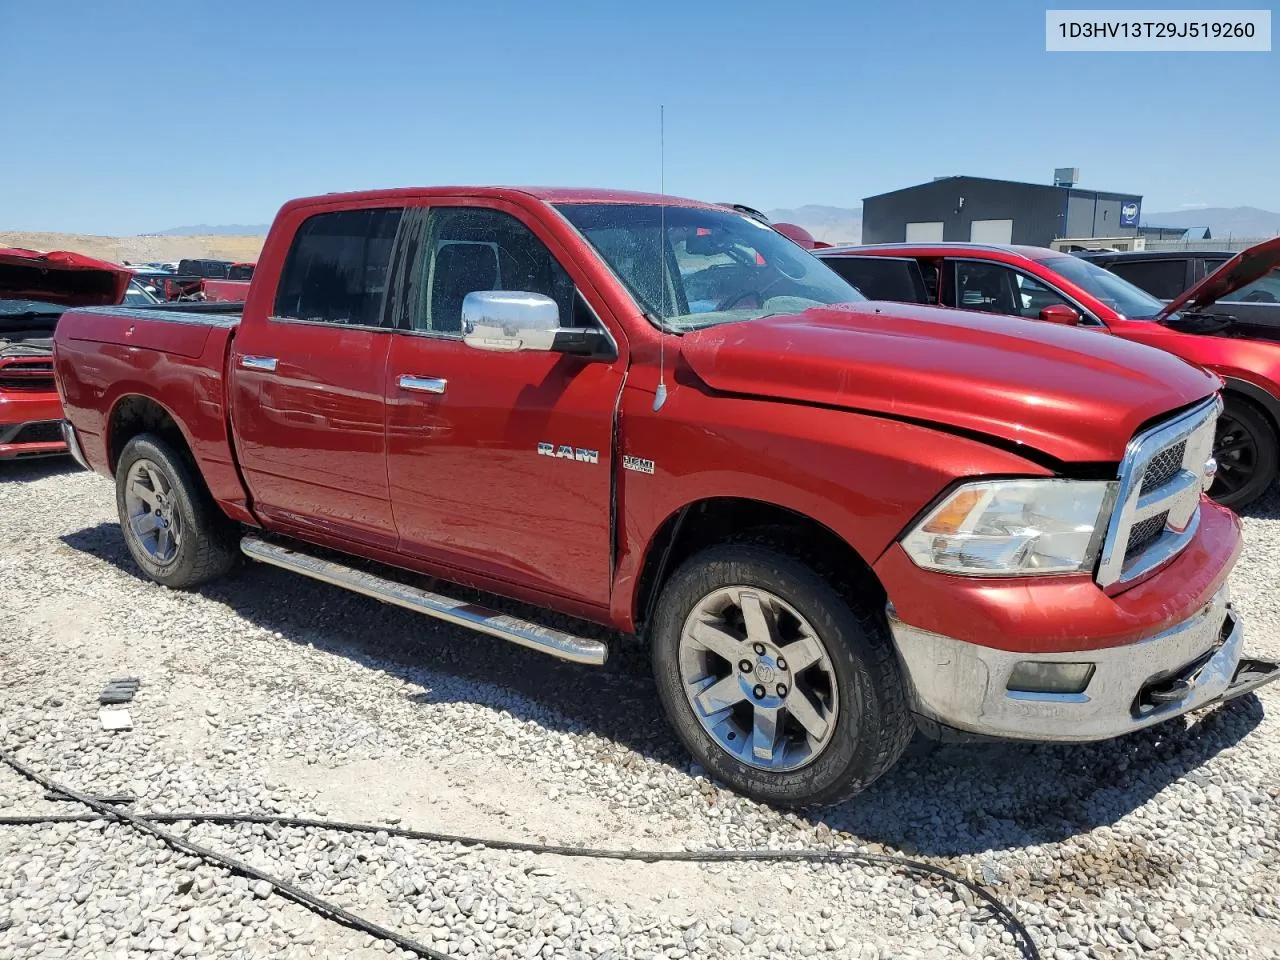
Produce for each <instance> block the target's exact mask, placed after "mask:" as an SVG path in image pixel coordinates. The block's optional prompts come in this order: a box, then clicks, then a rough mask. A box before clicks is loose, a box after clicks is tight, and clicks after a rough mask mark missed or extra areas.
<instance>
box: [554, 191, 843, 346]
mask: <svg viewBox="0 0 1280 960" xmlns="http://www.w3.org/2000/svg"><path fill="white" fill-rule="evenodd" d="M557 209H558V210H559V211H560V212H561V213H562V214H563V215H564V216H565V218H566V219H568V221H569V222H570V223H572V224H573V225H574V226H575V227H577V228H578V230H579V231H580V232H581V233H582V235H583V236H584V237H586V238H587V242H588V243H590V244H591V245H592V246H593V247H594V248H595V249H596V251H597V252H598V253H599V254H600V256H601V257H603V258H604V261H605V262H606V263H607V264H608V265H609V267H610V268H611V269H612V270H613V272H614V274H616V275H617V277H618V279H619V280H621V281H622V283H623V284H624V285H625V286H626V287H627V289H628V290H630V291H631V294H632V296H634V297H635V298H636V300H637V301H638V302H639V304H640V306H641V308H643V309H644V310H645V311H646V312H647V313H648V314H650V315H651V316H653V317H656V318H659V319H661V320H662V321H663V323H664V325H666V326H667V327H669V328H671V329H673V330H695V329H699V328H702V327H709V326H714V325H716V324H720V323H730V322H733V321H739V320H754V319H757V318H759V317H767V316H774V315H777V314H791V313H800V312H801V311H802V310H807V309H809V308H810V307H819V306H826V305H828V304H832V303H849V302H850V301H854V300H865V299H866V297H864V296H862V294H860V293H858V291H857V290H855V289H854V288H853V287H851V286H850V285H849V284H848V283H846V282H845V281H844V280H842V279H841V278H840V277H839V276H837V275H836V274H835V272H834V271H832V270H831V268H830V267H828V266H827V265H826V264H824V263H823V262H822V261H820V260H818V259H817V258H816V257H813V256H811V255H810V254H809V253H808V252H807V251H805V250H803V249H802V248H800V247H798V246H796V244H794V243H792V242H791V241H790V240H788V239H787V238H786V237H784V236H782V235H781V234H779V233H777V232H776V231H774V230H773V229H772V228H770V227H768V226H766V225H765V224H762V223H760V222H759V221H757V220H753V219H751V218H750V217H744V216H742V215H740V214H737V213H733V212H731V211H728V210H714V209H707V208H705V207H679V206H666V207H662V206H659V205H657V204H636V203H627V204H623V203H568V204H560V205H559V206H557ZM663 228H665V235H663V236H661V239H660V233H661V232H662V230H663ZM663 261H665V263H664V262H663Z"/></svg>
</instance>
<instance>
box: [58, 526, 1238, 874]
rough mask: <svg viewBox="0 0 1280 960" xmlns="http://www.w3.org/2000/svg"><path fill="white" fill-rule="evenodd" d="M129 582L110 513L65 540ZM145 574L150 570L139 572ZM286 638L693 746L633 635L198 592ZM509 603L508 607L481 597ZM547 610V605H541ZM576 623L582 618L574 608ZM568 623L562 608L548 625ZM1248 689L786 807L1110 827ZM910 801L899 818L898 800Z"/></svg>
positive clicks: (638, 747)
mask: <svg viewBox="0 0 1280 960" xmlns="http://www.w3.org/2000/svg"><path fill="white" fill-rule="evenodd" d="M62 540H63V542H64V543H66V544H67V545H68V546H70V547H72V548H73V549H76V550H78V551H81V552H83V553H86V554H90V555H92V556H94V557H97V558H99V559H100V560H103V561H105V562H107V563H110V564H112V565H114V566H116V567H118V568H119V569H121V570H122V571H124V572H126V573H128V574H129V575H131V576H133V577H136V578H137V579H139V580H145V578H144V577H143V576H142V574H141V572H140V571H139V570H138V569H137V567H136V566H135V565H134V563H133V560H132V558H131V557H130V556H129V554H128V551H127V550H126V548H125V546H124V542H123V540H122V539H121V537H120V531H119V528H118V527H117V526H116V525H115V524H108V523H104V524H101V525H99V526H96V527H92V528H88V529H84V530H80V531H77V532H76V533H72V534H69V535H66V536H64V537H63V538H62ZM145 582H147V583H148V584H149V583H150V581H145ZM198 592H199V593H200V594H201V595H203V596H205V597H207V598H208V599H210V600H213V601H216V602H218V603H220V604H223V605H225V606H227V607H228V608H230V609H232V610H234V611H235V612H236V613H237V614H238V615H240V616H241V617H243V618H244V619H245V620H246V621H248V622H250V623H252V624H254V625H255V626H257V627H261V628H263V629H266V630H269V631H272V632H273V633H275V634H276V635H278V636H280V637H282V638H283V639H285V640H287V641H290V642H292V643H298V644H304V645H310V646H313V647H315V648H316V649H319V650H323V651H325V652H327V653H331V654H334V655H336V656H341V657H346V658H348V659H350V660H352V661H353V662H355V663H358V664H360V665H361V666H362V667H366V668H368V669H370V670H379V671H382V672H385V673H388V674H390V675H392V676H394V677H396V678H397V679H399V680H402V681H404V682H407V683H409V684H411V685H413V686H414V687H416V688H418V692H415V693H410V694H407V697H408V699H409V700H410V701H412V702H417V703H424V704H426V703H445V702H451V701H459V702H466V703H474V704H480V705H484V706H488V707H492V708H493V709H496V710H505V711H507V712H510V713H511V714H512V715H513V716H515V717H517V718H518V719H520V720H528V721H533V722H535V723H538V724H540V725H541V726H544V727H546V728H548V729H552V730H557V731H562V732H569V733H576V734H593V735H594V736H596V737H599V738H602V739H604V740H607V741H611V742H612V743H614V744H617V745H619V746H623V747H626V748H628V749H630V750H633V751H635V752H637V753H639V754H641V755H643V756H645V757H648V758H650V759H653V760H655V761H657V762H660V763H663V764H665V765H667V766H670V767H673V768H675V769H677V770H680V771H687V770H688V769H689V767H690V758H689V756H688V754H687V753H686V752H685V750H684V748H683V747H682V746H681V745H680V743H679V742H678V740H677V739H676V738H675V735H674V734H673V733H672V732H671V731H670V729H669V728H668V726H667V725H666V723H665V721H664V720H663V719H662V716H661V714H660V712H659V708H658V697H657V692H656V690H655V689H654V685H653V680H652V677H651V672H650V668H649V657H648V652H647V650H646V649H645V647H644V646H643V645H642V644H641V643H639V642H638V641H636V640H634V639H631V638H625V637H620V636H618V635H616V634H612V633H611V632H610V631H608V630H605V629H604V628H596V632H595V634H594V635H596V636H599V637H600V638H602V639H606V640H609V641H610V642H611V643H612V650H611V656H610V660H609V663H608V664H607V665H606V666H605V667H604V668H596V667H585V666H579V665H576V664H569V663H562V662H560V661H558V660H555V659H553V658H551V657H548V656H545V655H543V654H539V653H535V652H533V651H530V650H525V649H523V648H520V647H518V646H515V645H513V644H509V643H506V642H504V641H501V640H498V639H495V638H491V637H488V636H484V635H481V634H477V633H473V632H471V631H468V630H464V629H461V628H457V627H453V626H450V625H448V624H444V623H440V622H438V621H435V620H431V619H429V618H427V617H424V616H421V615H418V614H414V613H411V612H409V611H407V610H402V609H400V608H398V607H393V606H389V605H386V604H382V603H379V602H377V601H375V600H372V599H369V598H366V597H363V596H360V595H358V594H354V593H350V592H348V591H345V590H341V589H339V588H337V587H331V586H328V585H326V584H323V583H320V582H318V581H314V580H310V579H307V578H305V577H302V576H299V575H296V574H293V573H289V572H287V571H283V570H278V569H276V568H274V567H269V566H266V565H253V566H249V565H247V564H246V565H245V566H242V567H240V568H238V569H237V570H236V571H234V572H233V573H232V574H231V575H230V576H228V577H227V578H225V579H223V580H221V581H218V582H217V583H214V584H210V585H207V586H206V587H204V588H201V589H200V590H199V591H198ZM485 602H486V603H488V604H490V605H492V606H494V607H498V608H500V609H503V610H508V611H509V612H511V613H514V614H516V615H520V614H522V613H527V608H524V607H523V606H522V605H520V604H514V603H507V602H504V601H502V600H499V599H495V598H491V597H485ZM543 619H544V620H545V617H544V618H543ZM572 623H574V624H575V625H576V626H578V627H579V628H581V626H582V625H581V624H579V623H577V622H576V621H573V622H572ZM558 625H561V626H565V627H567V628H570V629H572V627H571V626H570V621H565V622H564V623H562V624H558ZM1262 718H1263V708H1262V705H1261V703H1260V701H1259V700H1258V698H1257V697H1256V695H1249V696H1246V697H1242V698H1240V699H1239V700H1236V701H1233V702H1232V703H1229V704H1226V705H1224V706H1222V707H1220V708H1217V709H1214V710H1210V711H1207V712H1202V713H1200V714H1197V715H1196V716H1194V717H1193V718H1191V720H1189V721H1188V720H1186V719H1178V720H1173V721H1170V722H1168V723H1166V724H1162V725H1160V726H1158V727H1154V728H1151V729H1148V730H1144V731H1140V732H1138V733H1134V734H1131V735H1129V736H1127V737H1124V738H1121V739H1119V740H1113V741H1108V742H1104V743H1098V744H1076V745H1046V744H1000V743H995V744H983V745H963V746H960V745H947V746H939V747H936V748H933V749H931V750H930V749H925V750H913V751H910V752H909V753H908V755H907V756H906V757H904V758H903V760H902V761H901V762H900V763H899V764H898V766H897V767H895V768H894V769H893V770H892V771H890V773H889V774H888V775H886V776H885V777H884V778H883V779H881V780H880V781H879V782H877V783H876V784H875V785H874V786H873V787H872V788H871V789H869V790H867V791H866V792H865V793H862V794H860V795H858V796H857V797H854V798H853V799H851V800H849V801H847V802H845V803H843V804H841V805H838V806H835V807H828V808H823V809H811V810H802V811H797V813H798V815H799V817H800V819H801V820H802V821H804V822H806V823H808V824H810V825H811V826H812V827H814V828H815V829H816V828H818V827H819V826H820V825H823V826H825V827H826V828H827V829H829V830H832V831H847V832H849V833H851V834H854V835H856V836H858V837H861V838H864V839H866V840H868V841H872V842H876V843H882V844H885V845H886V846H889V847H892V848H894V849H895V850H898V851H901V852H904V853H908V854H920V855H926V856H943V857H947V856H962V855H967V854H976V853H981V852H984V851H991V850H999V849H1006V848H1014V847H1022V846H1027V845H1032V844H1038V843H1047V842H1054V841H1060V840H1065V839H1067V838H1070V837H1073V836H1077V835H1079V834H1081V833H1084V832H1087V831H1089V830H1091V829H1093V828H1094V827H1098V826H1104V825H1111V824H1115V823H1117V822H1118V821H1120V820H1121V819H1122V818H1124V817H1125V816H1126V815H1128V814H1130V813H1132V812H1133V811H1135V810H1136V809H1138V808H1139V807H1141V806H1142V805H1143V804H1145V803H1146V802H1147V801H1149V800H1151V799H1152V798H1153V797H1154V796H1156V795H1157V794H1158V793H1159V792H1160V791H1161V790H1162V789H1164V788H1165V787H1166V786H1168V785H1169V784H1171V783H1173V782H1174V781H1176V780H1179V779H1181V778H1187V779H1189V780H1192V781H1197V780H1203V781H1204V782H1205V783H1206V784H1207V782H1208V779H1209V778H1208V775H1207V774H1205V773H1203V772H1202V771H1201V770H1200V768H1201V767H1202V766H1203V765H1204V763H1205V762H1206V761H1207V760H1209V759H1211V758H1212V757H1214V756H1216V755H1217V754H1219V753H1220V752H1222V751H1223V750H1227V749H1229V748H1231V747H1232V746H1234V745H1235V744H1237V743H1238V742H1239V741H1240V740H1241V739H1242V738H1243V737H1245V736H1246V735H1247V734H1248V733H1249V732H1250V731H1251V730H1253V729H1254V728H1255V727H1256V726H1258V724H1259V723H1260V722H1261V720H1262ZM907 810H909V811H911V812H912V813H911V815H910V816H906V815H904V814H903V811H907Z"/></svg>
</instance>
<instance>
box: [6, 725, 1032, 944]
mask: <svg viewBox="0 0 1280 960" xmlns="http://www.w3.org/2000/svg"><path fill="white" fill-rule="evenodd" d="M0 760H3V761H4V762H5V763H7V764H9V766H11V767H13V768H14V769H15V770H17V771H18V772H19V773H21V774H22V775H23V776H25V777H27V778H29V779H31V780H34V781H35V782H36V783H38V784H40V785H41V786H42V787H44V788H45V789H46V790H49V791H51V792H54V793H57V794H61V795H63V796H66V797H70V798H71V799H73V800H76V801H78V802H80V803H83V804H84V805H85V806H88V807H90V808H91V809H93V810H95V811H96V812H97V814H87V813H83V814H81V813H65V814H50V815H47V816H41V815H39V814H35V815H29V816H8V817H0V826H32V825H38V824H46V823H83V822H88V821H92V820H102V819H104V818H106V819H116V820H123V821H125V822H127V823H130V824H132V825H134V826H135V827H137V828H138V829H140V830H144V831H145V832H147V833H151V834H153V835H154V836H157V837H160V838H161V839H163V840H164V841H165V842H166V843H169V844H170V845H171V846H175V847H177V848H178V849H181V850H184V851H185V852H188V853H193V854H195V855H197V856H200V857H203V858H204V859H206V860H209V861H212V862H214V863H217V864H219V865H220V866H223V867H226V868H227V869H229V870H232V871H235V872H238V873H244V874H246V875H248V876H251V877H254V878H255V879H258V880H265V881H266V882H267V883H269V884H271V885H272V886H273V887H275V888H276V889H277V890H279V891H280V892H281V893H283V894H284V895H285V896H287V897H289V898H290V899H291V900H294V901H296V902H297V903H300V904H302V905H303V906H306V907H309V908H311V909H313V910H315V911H316V912H318V913H321V914H323V915H325V916H328V917H330V918H331V919H333V920H336V921H338V922H339V923H343V924H345V925H347V926H349V927H353V928H354V929H357V930H361V931H363V932H365V933H369V934H371V935H373V936H376V937H379V938H382V939H387V940H391V941H393V942H394V943H396V944H397V945H398V946H400V947H402V948H403V949H406V950H411V951H414V952H417V953H418V954H420V955H421V956H424V957H428V958H430V960H441V958H443V957H444V955H443V954H440V953H436V952H435V951H433V950H431V949H430V948H429V947H425V946H423V945H421V944H418V943H415V942H414V941H412V940H409V939H408V938H405V937H402V936H400V935H399V934H396V933H394V932H392V931H390V930H387V929H386V928H384V927H379V926H378V925H376V924H374V923H372V922H370V921H367V920H365V919H363V918H362V917H359V916H357V915H356V914H353V913H350V912H348V911H346V910H343V909H342V908H341V907H338V906H335V905H333V904H330V903H328V902H327V901H324V900H321V899H319V898H318V897H313V896H311V895H310V894H308V893H306V892H305V891H303V890H300V889H298V888H297V887H295V886H293V885H292V884H290V883H287V882H286V881H283V880H277V879H276V878H275V877H272V876H270V875H268V874H265V873H263V872H262V871H260V870H258V869H256V868H254V867H251V866H249V865H248V864H246V863H243V862H241V861H239V860H235V859H234V858H232V857H228V856H225V855H223V854H220V853H216V852H215V851H212V850H208V849H206V848H204V847H200V846H198V845H196V844H194V843H191V842H190V841H188V840H184V839H182V838H181V837H177V836H175V835H174V834H171V833H169V832H168V831H164V830H160V829H159V828H158V827H156V826H154V824H157V823H179V822H185V821H189V822H192V823H213V824H220V825H234V824H240V823H247V824H255V823H256V824H262V825H264V826H265V825H268V824H275V825H276V826H280V827H313V828H316V829H321V830H335V831H339V832H342V833H378V832H382V833H385V834H387V835H388V836H391V837H402V838H404V839H406V840H423V841H427V842H431V843H456V844H459V845H461V846H467V847H487V848H488V849H490V850H509V851H514V852H520V853H533V854H547V855H552V856H560V857H582V858H588V859H597V860H630V861H638V862H640V863H671V862H686V863H724V862H744V861H756V862H760V861H765V862H829V863H842V862H843V863H868V864H876V865H880V866H893V867H897V868H899V869H900V870H902V871H903V872H904V873H907V874H915V875H919V876H933V877H939V878H941V879H943V880H946V881H948V882H950V883H952V884H955V885H956V886H962V887H966V888H968V889H969V890H970V891H972V892H973V893H974V894H975V895H976V896H978V897H980V898H981V899H982V900H983V901H984V902H985V903H986V904H987V905H988V906H990V907H991V909H992V911H993V912H994V913H995V915H996V917H997V918H998V919H999V920H1000V921H1001V923H1002V924H1003V925H1004V927H1005V929H1007V930H1008V931H1009V932H1010V933H1012V934H1013V937H1014V945H1015V946H1016V947H1017V948H1018V949H1019V950H1020V951H1021V953H1022V955H1023V956H1024V957H1026V958H1027V960H1041V958H1040V951H1039V948H1038V947H1037V946H1036V944H1035V941H1034V940H1033V939H1032V938H1031V934H1030V933H1029V932H1028V930H1027V928H1026V926H1024V925H1023V923H1022V921H1021V920H1019V919H1018V917H1017V915H1016V914H1014V912H1013V911H1012V910H1011V909H1009V908H1008V907H1007V906H1005V904H1004V903H1003V902H1001V901H1000V899H999V898H997V897H996V895H995V894H993V893H991V892H990V891H989V890H987V888H986V887H984V886H982V885H981V884H979V883H975V882H974V881H972V880H969V879H968V878H966V877H963V876H961V875H959V874H957V873H954V872H952V871H950V870H947V869H946V868H945V867H939V866H935V865H934V864H931V863H925V862H924V861H921V860H912V859H911V858H909V857H900V856H895V855H892V854H879V853H859V852H857V851H856V850H758V849H757V850H600V849H593V848H590V847H568V846H557V845H555V844H547V843H529V842H525V841H519V840H495V839H491V838H482V837H467V836H459V835H455V834H449V833H438V832H436V831H432V830H412V829H408V828H405V827H393V826H379V825H377V824H371V823H347V822H343V821H338V820H319V819H313V818H308V817H275V816H269V815H266V814H256V813H202V812H181V811H180V812H177V813H146V814H135V813H132V812H131V811H127V810H120V809H118V808H117V807H112V806H109V805H108V804H106V803H102V802H100V801H98V800H97V799H95V798H93V797H88V796H85V795H83V794H79V793H76V792H74V791H72V790H69V789H67V788H65V787H63V786H61V785H60V784H56V783H54V782H53V781H51V780H49V779H47V778H45V777H43V776H41V775H40V774H37V773H36V772H35V771H34V770H32V769H31V768H29V767H27V766H26V765H24V764H22V763H21V762H20V761H19V760H17V758H15V757H14V756H13V755H12V754H9V753H8V752H6V751H5V750H3V749H0ZM98 814H100V815H98Z"/></svg>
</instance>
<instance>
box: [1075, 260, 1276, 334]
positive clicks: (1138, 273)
mask: <svg viewBox="0 0 1280 960" xmlns="http://www.w3.org/2000/svg"><path fill="white" fill-rule="evenodd" d="M1076 256H1078V257H1081V258H1082V259H1085V260H1089V261H1091V262H1092V263H1096V264H1097V265H1098V266H1100V267H1104V268H1106V269H1107V270H1110V271H1111V272H1112V273H1114V274H1116V275H1117V276H1120V277H1123V278H1124V279H1125V280H1128V281H1129V282H1130V283H1132V284H1134V285H1135V286H1138V287H1141V288H1142V289H1143V290H1145V291H1147V293H1149V294H1151V295H1152V296H1154V297H1159V298H1160V299H1161V300H1172V299H1173V298H1174V297H1176V296H1178V294H1180V293H1182V291H1184V290H1186V289H1187V288H1188V287H1190V286H1191V285H1192V284H1195V283H1199V282H1200V281H1201V280H1203V279H1204V278H1205V277H1207V276H1208V275H1209V274H1211V273H1213V271H1215V270H1217V269H1218V268H1219V267H1221V266H1222V265H1223V264H1224V263H1226V262H1227V261H1228V260H1230V259H1231V258H1232V257H1233V256H1235V254H1234V253H1230V252H1227V251H1224V250H1139V251H1135V252H1132V253H1116V252H1106V251H1100V252H1093V251H1090V252H1080V253H1077V254H1076ZM1202 312H1203V313H1205V314H1208V315H1215V316H1223V317H1231V318H1232V319H1234V320H1237V321H1240V322H1242V323H1244V324H1246V325H1248V326H1257V327H1271V328H1274V329H1276V330H1280V269H1276V270H1272V271H1271V272H1270V273H1268V274H1266V275H1265V276H1263V277H1262V278H1261V279H1259V280H1255V281H1254V282H1253V283H1251V284H1249V285H1248V286H1245V287H1242V288H1240V289H1239V290H1237V291H1235V292H1234V293H1230V294H1227V295H1226V296H1224V297H1222V298H1221V299H1220V300H1218V301H1217V302H1216V303H1214V304H1212V305H1211V306H1208V307H1205V308H1204V309H1203V311H1202Z"/></svg>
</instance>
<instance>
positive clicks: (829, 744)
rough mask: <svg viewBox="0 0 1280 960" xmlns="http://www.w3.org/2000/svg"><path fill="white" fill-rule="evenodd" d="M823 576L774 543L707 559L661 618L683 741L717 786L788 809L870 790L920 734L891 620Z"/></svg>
mask: <svg viewBox="0 0 1280 960" xmlns="http://www.w3.org/2000/svg"><path fill="white" fill-rule="evenodd" d="M819 570H820V566H819V565H817V564H816V563H813V562H812V561H808V560H802V559H801V558H799V557H798V556H796V555H795V554H794V553H792V552H791V551H789V550H788V549H786V548H785V547H783V546H782V545H781V544H780V543H776V542H773V541H770V540H768V539H765V540H763V541H762V542H756V543H731V544H724V545H720V546H715V547H711V548H709V549H707V550H704V551H702V552H701V553H698V554H697V555H695V556H693V557H691V558H690V559H689V560H687V561H686V562H685V563H684V564H682V565H681V566H680V568H679V569H678V570H677V571H676V572H675V573H674V574H673V575H672V577H671V579H670V580H669V581H668V582H667V584H666V586H665V587H664V588H663V591H662V596H661V598H660V600H659V604H658V612H657V615H656V616H655V618H654V625H653V633H652V637H651V640H652V652H653V668H654V675H655V677H656V679H657V685H658V692H659V694H660V696H661V698H662V703H663V707H664V708H665V710H666V714H667V717H668V719H669V720H670V722H671V724H672V726H673V727H674V728H675V730H676V733H677V734H678V735H679V736H680V739H681V740H682V741H683V742H684V744H685V746H686V747H688V748H689V752H690V753H692V754H693V755H694V757H695V758H696V759H697V760H698V762H699V763H700V764H702V766H703V767H705V768H706V769H707V770H708V771H709V772H710V773H711V774H712V775H713V776H715V777H716V778H717V779H719V780H721V781H723V782H725V783H727V784H729V785H730V786H731V787H733V788H734V789H735V790H737V791H739V792H741V793H744V794H746V795H747V796H749V797H752V798H753V799H756V800H760V801H763V802H765V803H771V804H776V805H780V806H796V805H801V804H828V803H835V802H838V801H840V800H843V799H845V798H846V797H849V796H852V795H853V794H855V793H858V792H860V791H862V790H864V789H866V788H867V787H868V786H870V785H871V784H872V783H873V782H874V781H875V780H876V779H877V778H879V777H880V776H881V775H883V774H884V773H885V772H886V771H887V770H888V769H889V768H890V767H892V766H893V764H894V763H895V762H897V760H898V758H899V757H900V756H901V754H902V752H903V750H905V749H906V746H907V743H908V742H909V741H910V739H911V737H912V734H913V733H914V731H915V725H914V723H913V721H912V718H911V714H910V710H909V708H908V705H907V699H906V692H905V686H904V684H903V680H902V675H901V671H900V669H899V667H898V662H897V657H896V655H895V654H894V651H893V645H892V641H891V640H890V637H889V631H888V626H887V624H886V623H885V620H884V616H883V614H882V613H880V612H879V610H878V609H875V608H874V607H869V606H868V605H866V604H864V603H862V602H861V601H860V600H859V599H858V598H857V597H856V596H855V594H854V592H853V591H852V590H851V589H850V588H848V587H844V586H836V585H834V584H833V582H832V581H831V580H829V579H827V578H826V577H824V576H822V575H821V574H820V573H819V572H818V571H819ZM876 606H878V604H877V605H876Z"/></svg>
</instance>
